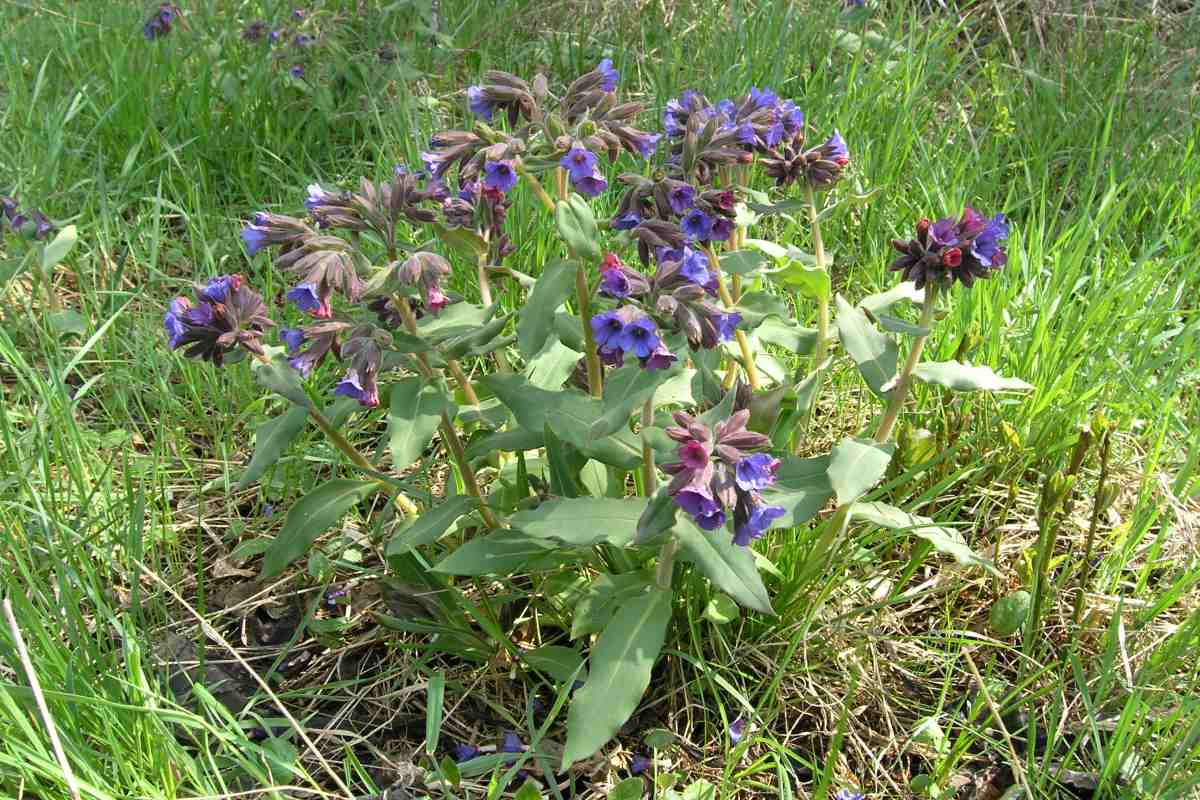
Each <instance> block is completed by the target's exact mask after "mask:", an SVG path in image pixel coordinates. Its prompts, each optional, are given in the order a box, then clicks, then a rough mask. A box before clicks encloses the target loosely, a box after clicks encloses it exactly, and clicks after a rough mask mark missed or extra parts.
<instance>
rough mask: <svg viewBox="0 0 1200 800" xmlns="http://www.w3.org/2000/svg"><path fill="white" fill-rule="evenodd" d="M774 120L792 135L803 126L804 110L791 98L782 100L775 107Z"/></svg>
mask: <svg viewBox="0 0 1200 800" xmlns="http://www.w3.org/2000/svg"><path fill="white" fill-rule="evenodd" d="M775 121H776V122H779V123H782V125H783V129H784V131H785V132H786V133H787V134H788V135H789V136H794V135H796V134H797V133H799V132H800V129H801V128H803V127H804V112H803V111H801V110H800V109H799V108H797V107H796V104H795V103H793V102H792V101H791V100H784V101H783V102H782V103H780V104H779V107H778V108H776V109H775Z"/></svg>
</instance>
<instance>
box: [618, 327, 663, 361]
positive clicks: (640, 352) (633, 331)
mask: <svg viewBox="0 0 1200 800" xmlns="http://www.w3.org/2000/svg"><path fill="white" fill-rule="evenodd" d="M615 344H616V345H617V347H620V348H621V349H622V350H624V351H625V352H627V353H633V354H634V355H635V356H637V357H638V358H648V357H649V356H650V354H651V353H653V352H654V351H655V350H656V349H657V348H658V344H659V338H658V327H657V326H656V325H655V324H654V320H652V319H650V318H649V317H638V318H637V319H634V320H632V321H631V322H629V323H627V324H626V325H625V326H624V327H623V328H621V333H620V334H618V336H617V339H616V342H615Z"/></svg>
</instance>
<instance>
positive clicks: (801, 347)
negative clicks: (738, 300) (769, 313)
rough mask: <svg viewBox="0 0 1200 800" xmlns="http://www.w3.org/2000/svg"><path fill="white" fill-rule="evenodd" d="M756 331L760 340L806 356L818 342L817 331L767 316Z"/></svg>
mask: <svg viewBox="0 0 1200 800" xmlns="http://www.w3.org/2000/svg"><path fill="white" fill-rule="evenodd" d="M754 333H755V334H756V335H757V336H758V339H759V341H762V342H766V343H767V344H773V345H776V346H778V347H782V348H783V349H784V350H787V351H789V352H791V353H795V354H796V355H798V356H806V355H808V354H809V353H811V352H812V350H813V347H815V346H816V344H817V332H816V331H815V330H813V329H812V328H805V327H803V326H802V325H798V324H796V323H795V322H789V321H786V320H782V319H779V318H777V317H767V318H766V319H764V320H763V321H762V324H760V325H759V326H758V328H757V329H755V331H754Z"/></svg>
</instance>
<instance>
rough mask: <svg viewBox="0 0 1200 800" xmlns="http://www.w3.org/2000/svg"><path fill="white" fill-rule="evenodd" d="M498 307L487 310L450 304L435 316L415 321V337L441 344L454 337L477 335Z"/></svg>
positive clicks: (461, 304) (473, 306) (430, 315)
mask: <svg viewBox="0 0 1200 800" xmlns="http://www.w3.org/2000/svg"><path fill="white" fill-rule="evenodd" d="M497 308H498V307H497V306H495V305H493V306H491V307H489V308H484V307H483V306H477V305H475V304H473V303H452V304H451V305H449V306H447V307H446V308H443V309H442V310H441V311H439V312H438V313H436V314H427V315H426V316H424V317H421V319H419V320H417V335H418V336H419V337H420V338H421V339H423V340H425V341H429V342H436V343H441V342H444V341H446V340H447V339H452V338H454V337H455V336H463V335H465V334H471V333H477V332H478V331H479V329H480V328H481V327H483V326H484V325H485V324H487V322H488V321H489V320H491V318H492V317H493V316H495V313H496V309H497Z"/></svg>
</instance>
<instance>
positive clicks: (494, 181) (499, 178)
mask: <svg viewBox="0 0 1200 800" xmlns="http://www.w3.org/2000/svg"><path fill="white" fill-rule="evenodd" d="M422 158H424V156H423V155H422ZM483 176H484V177H483V185H484V186H486V187H488V188H489V189H495V190H496V191H498V192H507V191H508V190H509V189H511V188H513V187H514V186H516V185H517V170H516V169H515V168H514V167H513V162H511V161H489V162H487V163H486V164H484V165H483Z"/></svg>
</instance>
